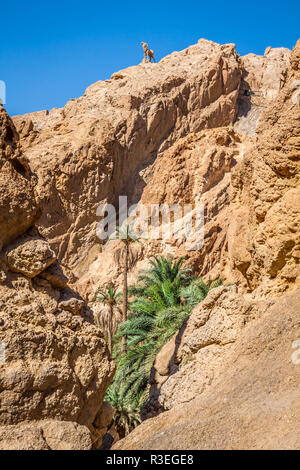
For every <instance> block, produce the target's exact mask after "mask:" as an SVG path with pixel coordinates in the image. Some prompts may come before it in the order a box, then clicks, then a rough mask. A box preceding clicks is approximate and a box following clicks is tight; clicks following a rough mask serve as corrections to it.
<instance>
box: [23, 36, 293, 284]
mask: <svg viewBox="0 0 300 470" xmlns="http://www.w3.org/2000/svg"><path fill="white" fill-rule="evenodd" d="M270 60H271V59H270ZM272 61H273V59H272ZM265 62H266V64H267V63H268V59H266V60H265ZM280 64H281V65H282V67H283V69H286V67H287V59H286V63H284V60H282V61H281V62H280ZM242 73H243V69H242V66H241V63H240V60H239V58H238V56H237V54H236V51H235V47H234V46H233V45H224V46H220V45H218V44H215V43H212V42H210V41H206V40H200V41H199V43H198V44H196V45H194V46H191V47H189V48H188V49H186V50H184V51H182V52H176V53H173V54H171V55H170V56H168V57H165V58H164V59H163V60H162V61H161V62H160V63H158V64H141V65H139V66H136V67H130V68H129V69H126V70H123V71H121V72H118V73H115V74H114V75H113V76H112V77H111V79H110V80H107V81H106V82H98V83H95V84H94V85H92V86H91V87H89V88H88V89H87V91H86V93H85V94H84V96H83V97H81V98H79V99H78V100H73V101H70V102H69V103H68V104H67V105H66V106H65V108H63V109H59V110H58V109H56V110H52V111H51V112H50V113H48V114H47V113H44V114H43V113H42V114H41V113H37V114H36V115H30V116H28V117H26V116H23V117H22V116H21V117H16V118H14V121H15V123H16V125H17V128H18V129H20V132H22V136H23V138H22V146H23V149H24V151H25V155H26V156H27V157H28V159H29V160H30V166H31V168H32V170H33V171H34V172H36V173H37V174H38V177H39V198H40V200H42V201H43V203H44V205H45V215H44V216H43V217H42V218H41V219H40V222H39V229H40V231H41V233H42V234H43V235H44V236H45V237H46V238H47V240H48V241H49V242H50V243H51V246H52V248H54V250H55V252H56V253H57V254H58V258H59V260H60V261H63V262H64V264H66V265H67V266H68V267H69V268H71V269H72V271H73V272H74V273H75V275H76V276H77V277H78V278H80V277H81V276H82V275H83V274H85V273H86V272H87V270H88V268H89V265H90V264H91V263H92V262H93V261H94V260H95V259H96V258H97V256H98V255H99V252H100V250H101V247H100V244H99V240H97V239H96V237H95V227H96V223H97V220H96V216H95V215H96V209H97V207H98V205H99V204H100V203H102V202H110V203H113V204H115V203H116V202H117V198H118V196H119V195H128V196H129V203H135V202H138V201H139V200H140V199H141V196H142V192H143V189H144V188H145V186H147V184H148V181H149V178H150V176H151V172H152V165H153V163H154V162H156V161H157V160H158V159H159V157H160V156H161V155H163V153H164V152H165V151H166V150H167V149H168V148H170V147H171V146H172V144H175V143H176V142H177V141H178V139H180V138H182V137H184V136H186V135H188V134H190V133H194V132H199V131H201V130H203V129H212V128H216V127H221V126H227V125H231V124H233V123H234V121H235V118H236V115H237V109H238V105H237V100H238V96H239V90H240V85H241V76H242ZM26 120H30V122H31V123H32V124H31V125H30V126H29V127H28V126H27V127H28V129H31V130H30V131H28V132H27V131H26V133H25V134H24V131H23V130H24V126H25V124H24V123H25V121H26ZM195 190H196V189H195Z"/></svg>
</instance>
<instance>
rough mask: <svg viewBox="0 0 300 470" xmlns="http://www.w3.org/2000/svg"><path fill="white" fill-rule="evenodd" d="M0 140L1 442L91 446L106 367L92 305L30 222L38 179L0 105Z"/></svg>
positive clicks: (37, 207)
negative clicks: (69, 282)
mask: <svg viewBox="0 0 300 470" xmlns="http://www.w3.org/2000/svg"><path fill="white" fill-rule="evenodd" d="M0 138H1V155H0V157H1V158H0V161H1V168H0V250H1V251H0V341H1V348H0V349H1V355H0V448H15V449H23V448H27V449H30V448H35V449H38V448H41V449H44V448H47V447H48V448H57V449H58V448H73V449H74V448H76V447H78V448H87V447H92V445H95V444H99V445H100V443H101V436H102V435H103V434H105V432H106V429H104V428H105V425H103V422H102V421H101V415H102V403H103V400H104V395H105V391H106V388H107V387H108V385H109V383H110V380H111V379H112V376H113V373H114V365H113V363H112V362H111V360H110V358H109V355H108V352H107V346H106V343H105V340H104V338H103V333H102V332H101V331H100V330H99V329H98V328H97V327H96V326H95V325H94V323H93V313H92V311H91V310H90V309H89V307H88V306H87V304H86V303H85V302H84V301H83V299H82V298H81V297H80V296H79V294H78V293H76V292H75V291H73V290H72V289H71V288H70V287H69V286H68V285H67V278H66V276H65V275H64V273H63V271H62V269H61V267H60V264H59V262H58V261H57V257H56V254H55V252H54V251H53V250H52V248H50V245H49V243H48V241H47V240H46V239H45V238H44V237H43V236H42V235H41V234H40V233H39V231H38V229H37V228H36V227H35V226H34V223H36V222H37V219H38V217H39V216H40V214H41V211H42V209H43V207H42V204H41V202H40V201H39V202H38V201H37V199H38V198H37V196H36V194H37V193H36V184H37V178H36V177H35V176H34V175H33V174H32V173H31V170H30V169H29V165H28V162H27V160H26V158H25V157H24V156H23V155H22V154H21V151H20V146H19V142H18V135H17V132H16V130H15V128H14V125H13V123H12V122H11V120H10V119H9V117H8V115H7V114H6V112H5V111H4V109H3V108H1V109H0ZM110 419H111V417H110ZM42 420H46V421H45V422H44V421H42ZM47 420H48V421H47ZM49 420H54V421H53V422H49ZM36 422H40V423H39V424H36ZM66 422H68V423H66ZM24 423H26V424H24ZM51 423H52V424H51ZM108 424H109V423H106V426H107V425H108ZM55 429H56V430H57V432H58V434H57V435H56V436H55ZM20 436H22V438H20ZM54 441H55V442H54Z"/></svg>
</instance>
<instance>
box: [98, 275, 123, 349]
mask: <svg viewBox="0 0 300 470" xmlns="http://www.w3.org/2000/svg"><path fill="white" fill-rule="evenodd" d="M120 297H121V294H120V293H118V292H117V287H115V286H114V285H113V284H110V285H109V286H108V288H107V290H102V289H99V290H98V291H97V293H96V300H97V301H99V302H101V303H103V304H104V305H106V306H107V307H108V312H109V315H108V319H107V322H105V320H104V322H103V321H102V322H101V320H100V319H99V318H98V319H97V323H98V324H99V326H104V325H103V323H107V328H106V330H107V336H108V349H109V352H110V354H112V349H113V342H112V336H113V334H114V333H115V332H116V329H117V326H118V324H119V322H116V321H115V322H114V317H115V316H114V310H115V307H116V306H117V304H118V303H119V299H120ZM102 320H103V315H102ZM101 323H102V325H101Z"/></svg>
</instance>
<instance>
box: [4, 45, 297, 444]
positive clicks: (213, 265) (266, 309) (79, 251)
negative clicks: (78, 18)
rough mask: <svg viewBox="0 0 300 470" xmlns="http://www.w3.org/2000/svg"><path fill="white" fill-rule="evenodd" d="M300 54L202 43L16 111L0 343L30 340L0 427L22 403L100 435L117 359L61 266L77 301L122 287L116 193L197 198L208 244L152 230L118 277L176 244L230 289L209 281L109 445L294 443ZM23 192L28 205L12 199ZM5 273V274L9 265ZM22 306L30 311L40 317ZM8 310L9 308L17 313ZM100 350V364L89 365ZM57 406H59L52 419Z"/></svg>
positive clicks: (132, 197)
mask: <svg viewBox="0 0 300 470" xmlns="http://www.w3.org/2000/svg"><path fill="white" fill-rule="evenodd" d="M299 59H300V43H299V42H298V44H297V46H296V47H295V49H294V51H293V53H292V55H290V51H288V50H287V49H271V48H268V49H267V50H266V52H265V55H264V56H263V57H258V56H254V55H252V54H250V55H248V56H245V57H239V56H238V55H237V54H236V51H235V47H234V46H233V45H230V44H229V45H224V46H220V45H218V44H214V43H212V42H210V41H206V40H200V41H199V43H198V44H196V45H194V46H191V47H189V48H188V49H186V50H184V51H182V52H176V53H173V54H171V55H170V56H168V57H165V58H164V59H163V60H162V61H161V62H160V63H158V64H141V65H139V66H136V67H130V68H128V69H126V70H123V71H120V72H118V73H115V74H114V75H113V76H112V77H111V79H110V80H107V81H105V82H98V83H95V84H94V85H92V86H91V87H89V88H88V89H87V91H86V93H85V94H84V95H83V96H82V97H81V98H79V99H77V100H71V101H70V102H69V103H67V105H66V106H65V107H64V108H63V109H54V110H52V111H51V112H49V113H48V112H40V113H33V114H31V115H28V116H17V117H15V118H14V122H15V124H16V127H17V129H18V131H19V132H20V135H21V144H22V151H23V154H24V157H21V156H20V157H18V158H17V159H15V158H12V161H11V162H9V161H8V160H9V159H11V156H10V151H8V152H7V156H6V157H5V158H6V160H7V161H6V163H5V165H4V166H3V168H4V175H5V174H6V173H5V172H10V173H9V176H5V178H6V180H5V181H7V180H8V178H10V177H11V174H12V172H13V171H14V172H19V175H20V176H19V178H20V185H18V188H19V189H18V190H19V191H23V192H24V194H26V197H24V196H22V197H21V198H20V201H21V202H19V205H20V204H21V209H20V208H19V205H17V204H16V214H17V215H16V217H17V220H18V217H19V218H20V223H21V221H22V224H23V225H22V226H21V228H20V229H17V228H16V227H15V224H14V223H11V219H10V217H11V216H10V213H11V212H9V210H8V209H7V207H6V206H7V204H8V200H9V198H11V199H13V198H14V197H16V196H13V195H7V192H5V191H3V195H1V198H3V201H4V202H3V207H4V208H5V209H4V219H3V220H4V221H5V223H6V224H7V227H8V229H7V230H8V235H5V234H6V232H7V231H5V232H3V233H2V232H0V237H2V238H0V241H1V240H2V241H1V243H2V245H5V247H4V248H5V249H4V251H3V256H2V258H1V259H2V263H3V266H4V268H3V276H2V277H3V279H4V282H6V284H5V289H4V290H3V295H4V296H7V297H4V299H5V308H6V309H7V315H8V319H7V322H8V330H9V331H10V332H11V333H9V334H10V335H11V337H12V331H14V332H15V331H18V332H19V333H18V335H14V338H12V344H14V343H13V342H14V341H15V342H17V339H16V338H17V337H18V336H19V337H20V338H27V335H29V336H30V347H28V349H26V348H23V349H22V354H23V355H24V357H25V362H26V369H25V373H24V371H23V368H22V367H20V366H19V365H18V361H19V360H20V357H19V355H18V354H20V350H18V348H17V346H15V347H14V348H13V349H12V350H10V349H9V351H8V353H9V355H11V360H12V361H15V362H16V365H15V366H14V370H16V371H17V372H18V374H19V375H18V377H20V378H17V379H15V378H14V377H15V375H14V373H11V372H10V371H8V372H7V373H8V376H7V378H6V375H5V374H4V379H3V380H4V382H3V383H5V387H6V388H5V391H4V393H5V395H4V396H5V400H3V401H0V403H1V406H3V407H4V408H3V409H4V413H3V414H2V415H1V416H4V417H6V418H5V421H3V423H2V424H5V425H14V424H18V423H19V421H16V422H15V421H14V419H15V416H16V414H15V413H10V414H9V410H17V411H16V413H17V415H18V413H21V414H22V416H21V417H20V421H23V420H28V419H30V420H31V419H34V420H37V421H40V419H41V417H45V418H47V419H49V418H51V419H55V420H56V419H58V418H59V419H65V420H71V421H75V422H77V423H78V424H79V425H86V426H88V428H89V429H90V430H92V433H94V436H96V437H95V439H96V442H97V444H98V443H99V441H100V439H99V436H100V434H101V432H102V431H101V432H100V429H102V430H103V432H104V430H105V426H106V425H107V424H108V423H106V424H105V425H104V424H103V422H102V418H101V410H98V408H99V404H100V406H101V403H102V399H103V394H104V390H105V386H106V385H107V383H108V380H109V376H110V373H111V370H112V368H111V365H110V364H109V363H108V361H107V357H106V356H105V352H104V349H105V346H104V343H103V339H102V338H101V337H100V336H99V331H98V330H97V329H96V327H95V326H93V325H91V324H90V323H89V322H88V317H89V312H88V311H87V309H86V306H85V304H84V303H83V302H82V299H80V298H79V297H78V296H76V295H75V294H74V293H73V292H72V291H71V289H70V287H66V280H65V278H64V277H63V274H62V273H61V272H60V270H59V263H61V264H62V266H63V267H64V270H65V272H66V274H68V276H69V278H70V280H71V281H72V286H73V287H74V285H76V286H77V288H78V289H79V290H80V293H81V294H82V295H83V296H84V297H85V298H86V299H89V300H91V299H92V298H93V297H94V292H95V289H96V288H98V287H99V286H101V287H103V286H105V285H106V284H108V283H109V282H111V281H112V280H116V281H117V282H119V281H120V274H121V271H122V256H121V253H120V246H119V245H118V244H117V243H113V242H109V243H107V244H106V245H105V246H104V247H103V246H102V245H101V243H100V241H99V240H98V239H97V237H96V225H97V218H96V210H97V207H98V206H99V205H100V204H101V203H106V202H109V203H112V204H114V205H117V201H118V196H119V195H127V196H128V198H129V204H131V203H139V202H142V203H144V204H146V205H150V204H154V203H176V202H179V203H194V202H199V201H200V202H202V203H203V204H204V205H205V232H204V246H203V248H202V249H201V250H197V251H188V250H187V249H186V246H185V244H184V243H182V241H180V240H176V239H175V238H174V237H173V238H171V239H168V240H166V239H161V240H155V241H153V240H152V241H151V240H150V241H148V242H146V243H144V244H143V246H138V247H135V248H134V252H133V253H132V254H131V260H130V267H131V271H130V281H133V280H134V279H135V276H136V273H137V272H138V270H139V269H141V268H143V267H145V266H146V265H147V258H148V257H149V256H151V255H153V254H157V253H164V254H166V253H172V254H174V255H175V256H184V257H186V262H187V263H188V264H190V265H192V266H193V267H194V269H195V271H196V272H197V273H198V274H201V275H202V276H205V277H206V278H207V279H216V278H218V277H220V276H221V277H222V278H223V279H224V280H225V282H226V281H227V282H230V283H232V284H235V285H237V286H238V291H237V290H236V287H231V288H229V287H226V288H220V289H218V290H216V291H214V292H213V293H212V294H211V295H210V297H209V298H208V299H207V301H206V302H205V303H204V304H202V306H201V307H198V308H197V309H195V311H194V312H193V314H192V315H191V318H190V319H189V320H188V322H187V324H186V325H184V327H183V329H182V330H181V331H180V332H179V333H178V334H177V336H176V338H175V337H174V338H173V341H172V342H171V343H169V344H168V345H166V347H165V348H164V349H163V350H162V351H161V353H160V355H159V357H158V358H157V361H156V364H155V369H154V370H153V376H152V379H151V381H152V391H151V398H150V401H149V403H148V405H147V408H146V413H148V416H149V415H151V416H152V415H153V414H154V413H157V412H161V411H164V410H168V411H165V412H164V413H163V414H161V415H160V416H158V417H156V418H153V419H150V420H147V421H146V422H145V423H143V424H142V425H141V427H139V428H138V429H137V430H136V431H134V433H133V434H132V435H131V436H129V437H128V438H127V439H126V440H125V441H122V442H121V443H119V444H117V447H116V448H124V449H125V448H126V449H127V448H128V449H131V448H151V449H154V448H166V449H169V448H186V449H187V448H272V447H276V448H296V447H299V442H298V440H297V439H298V438H297V432H298V431H297V429H298V428H297V426H298V425H299V390H298V383H299V369H298V367H299V365H295V364H294V363H293V362H292V360H291V355H292V353H293V351H292V344H293V341H296V340H298V339H299V290H297V289H298V288H299V287H300V276H299V274H300V273H299V252H300V245H299V243H300V240H299V233H300V231H299V201H300V199H299V156H300V152H299V129H300V126H299V104H298V102H297V100H295V99H294V98H293V97H294V93H295V86H298V85H297V83H298V82H299V80H300V75H299V73H300V67H299ZM295 84H296V85H295ZM5 119H8V118H7V117H5ZM9 126H12V125H11V123H10V124H9ZM12 129H13V126H12ZM3 135H4V134H3ZM12 136H15V131H12V134H10V135H8V136H7V135H6V134H5V135H4V140H3V145H2V154H1V155H6V154H5V152H4V153H3V149H4V150H5V148H8V144H7V142H8V141H9V142H10V141H11V140H12V139H13V144H10V146H11V148H12V149H13V152H15V155H19V153H18V152H20V149H19V147H18V143H17V140H16V138H15V137H12ZM1 158H2V160H3V158H4V157H2V156H1ZM20 158H23V160H20ZM2 160H1V161H2ZM22 162H23V163H22ZM27 162H28V163H27ZM20 165H21V166H20ZM32 173H34V175H35V176H34V177H33V176H32ZM21 177H22V178H23V179H21ZM1 178H2V176H1ZM24 180H26V181H24ZM35 183H36V186H34V184H35ZM22 184H23V186H22ZM30 184H31V185H33V186H34V189H35V194H34V196H33V191H32V189H31V188H30V186H29V185H30ZM33 186H32V187H33ZM23 187H24V189H22V188H23ZM27 193H28V198H27ZM1 194H2V193H1ZM5 198H7V199H5ZM30 198H31V199H30ZM1 200H2V199H1ZM1 200H0V201H1ZM24 200H26V201H30V200H31V201H32V202H31V203H28V204H27V203H26V204H27V205H26V204H25V207H22V204H23V205H24ZM39 207H43V209H44V212H43V215H42V217H41V218H40V219H39V220H38V222H37V227H38V230H39V232H38V233H37V234H30V233H29V234H26V237H27V236H29V238H30V237H31V238H30V240H27V238H26V239H25V240H23V239H22V240H17V242H14V240H15V238H16V237H17V236H20V235H22V234H23V233H24V232H25V231H26V230H27V229H28V228H29V227H31V225H32V224H33V223H34V222H33V221H34V220H35V219H36V218H37V215H39ZM18 210H20V213H19V215H18V212H17V211H18ZM5 211H6V212H5ZM12 213H14V211H12ZM1 217H2V215H1ZM35 236H38V238H39V239H40V240H43V241H40V243H39V245H40V244H41V245H40V249H39V256H38V259H36V260H35V261H36V262H35V263H33V264H32V265H30V266H27V264H26V262H24V256H25V258H26V253H29V252H30V251H31V244H32V240H33V238H32V237H35ZM44 243H49V246H50V248H49V250H48V249H47V248H46V247H45V245H44ZM51 250H52V251H51ZM52 252H54V253H55V255H56V256H57V261H55V257H53V256H52ZM8 266H11V269H13V270H14V273H13V272H12V271H11V270H10V271H9V273H8V274H7V269H8ZM40 269H42V272H40ZM5 277H7V280H5ZM31 278H32V279H31ZM18 286H19V287H18ZM16 289H17V290H16ZM20 293H21V294H20ZM22 293H24V295H23V294H22ZM25 293H26V294H25ZM20 295H21V298H20V300H18V296H20ZM24 297H25V298H24ZM10 298H11V299H12V301H11V303H10V300H9V299H10ZM277 298H278V299H277ZM28 299H30V300H29V301H30V305H32V304H34V305H36V308H35V310H34V313H35V314H34V315H33V314H32V309H31V310H30V308H31V307H28ZM15 303H17V305H20V308H18V309H17V311H16V312H15V311H14V312H13V307H12V305H13V304H15ZM24 323H25V325H26V326H25V327H24ZM28 325H29V326H28ZM0 328H3V326H1V327H0ZM31 335H32V336H31ZM41 338H42V341H43V347H41ZM23 341H25V340H23ZM25 344H27V343H26V342H25ZM28 344H29V343H28ZM45 345H46V347H45ZM18 351H19V352H18ZM32 351H34V356H31V354H32ZM22 360H23V359H22ZM95 361H96V363H101V368H100V369H97V371H96V372H95ZM41 362H45V363H47V364H48V362H50V369H49V370H50V372H51V370H52V369H51V368H52V367H54V368H55V367H58V363H59V366H60V367H61V369H59V373H57V374H56V375H55V377H56V378H59V379H57V382H55V384H54V385H53V383H52V376H51V373H50V372H49V374H50V375H49V377H48V375H47V373H46V379H45V381H46V382H45V383H46V384H47V386H46V388H45V389H43V385H41V384H43V383H44V382H43V378H41V380H39V379H38V377H39V375H38V373H37V372H35V371H37V370H38V371H41V370H42V368H41V367H40V363H41ZM27 363H29V366H28V365H27ZM31 363H32V365H30V364H31ZM53 363H54V365H53ZM22 364H23V363H22ZM29 370H30V371H29ZM55 370H56V369H55ZM101 371H103V375H101ZM30 374H32V375H30ZM68 374H69V375H68ZM99 374H100V375H99ZM66 377H68V379H66ZM66 380H67V381H66ZM0 383H1V382H0ZM11 383H12V384H18V385H10V384H11ZM67 383H69V384H70V387H71V389H69V388H68V386H67ZM17 386H18V387H19V386H20V387H23V388H22V389H21V391H19V390H18V389H17ZM9 387H11V388H9ZM41 387H42V388H41ZM11 389H12V390H13V393H11ZM17 394H21V398H22V400H23V401H22V408H21V407H20V406H19V405H18V403H20V401H19V399H20V398H19V396H20V395H17ZM48 397H49V398H48ZM96 401H97V403H98V405H97V406H98V408H97V409H96ZM7 403H8V406H7V411H5V410H6V408H5V406H6V404H7ZM57 403H60V404H62V403H63V405H64V406H63V409H64V413H65V414H64V416H63V418H61V417H59V416H57V414H56V412H57V407H56V405H57ZM97 410H98V411H97ZM5 413H7V414H5ZM97 413H99V414H98V415H97ZM104 414H105V413H103V414H102V417H103V416H104ZM108 414H109V413H108ZM95 427H96V428H97V429H98V431H97V430H96V429H95ZM38 429H41V428H40V427H39V424H37V428H35V431H34V432H36V433H37V434H38V435H39V432H40V431H38ZM5 432H6V431H5ZM30 432H31V431H30ZM97 432H98V434H97ZM298 434H299V433H298ZM5 436H6V435H5ZM5 439H6V437H5ZM45 439H46V444H45V443H44V444H43V445H49V443H48V440H47V438H45ZM24 445H26V444H24ZM55 445H56V444H55ZM66 445H67V444H66ZM49 447H51V446H50V445H49Z"/></svg>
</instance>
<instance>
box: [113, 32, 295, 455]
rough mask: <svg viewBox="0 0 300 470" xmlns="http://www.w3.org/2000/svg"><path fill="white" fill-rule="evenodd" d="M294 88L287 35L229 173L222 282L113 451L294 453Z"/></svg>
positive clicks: (169, 353)
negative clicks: (225, 278) (282, 66)
mask: <svg viewBox="0 0 300 470" xmlns="http://www.w3.org/2000/svg"><path fill="white" fill-rule="evenodd" d="M299 84H300V42H299V41H298V43H297V46H296V47H295V49H294V50H293V53H292V56H291V61H290V66H289V70H288V74H287V78H286V82H285V84H284V86H283V88H282V90H281V91H280V92H279V94H278V96H277V97H276V98H275V99H274V100H273V101H271V102H270V104H269V106H268V107H267V108H266V110H265V111H264V112H263V113H262V116H261V119H260V122H259V125H258V128H257V139H256V140H255V141H254V142H252V143H251V145H250V147H249V148H248V149H247V150H246V151H245V153H244V155H243V156H242V158H240V159H239V160H238V161H237V163H236V165H235V166H234V168H233V169H232V170H231V183H230V185H231V189H230V203H229V208H230V213H229V214H230V215H229V214H228V218H229V220H228V230H227V235H226V236H227V240H228V248H227V253H226V252H223V253H224V254H222V256H221V257H220V262H221V263H223V268H222V269H221V272H224V271H223V269H224V270H225V271H226V269H227V271H228V270H229V271H230V273H231V275H233V279H234V285H228V286H224V287H219V288H217V289H214V290H212V291H211V292H210V294H209V295H208V297H207V298H206V299H205V300H204V301H203V302H202V303H201V304H199V306H198V307H196V308H195V309H194V310H193V312H192V313H191V315H190V317H189V318H188V320H187V321H186V322H185V324H184V325H183V326H182V328H181V329H180V331H179V332H178V333H176V335H175V336H174V337H173V338H172V340H171V341H170V342H169V343H168V344H166V345H165V346H164V348H163V349H162V350H161V352H160V353H159V354H158V356H157V358H156V360H155V363H154V366H153V370H152V374H151V391H150V399H149V401H148V402H147V404H146V407H145V410H144V415H145V416H144V418H146V421H145V422H144V423H143V424H142V425H141V426H140V427H138V428H137V429H136V430H135V431H133V432H132V433H131V434H130V435H129V436H128V437H127V438H125V440H123V441H120V442H119V443H117V444H116V445H115V446H114V449H118V450H120V449H133V448H135V449H137V448H138V449H297V448H299V446H300V441H299V436H300V424H299V423H300V407H299V398H300V395H299V386H298V384H299V379H300V365H299V363H300V361H299V354H300V309H299V305H300V304H299V300H300V289H299V257H298V253H299V236H300V197H299V196H300V194H299V159H300V123H299V120H300V111H299V109H300V108H299V104H300V103H299V101H297V99H296V98H297V95H296V94H295V90H297V86H299ZM222 260H223V261H222ZM237 286H240V287H239V289H238V288H237ZM247 291H248V292H249V293H247ZM147 418H148V419H147Z"/></svg>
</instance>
